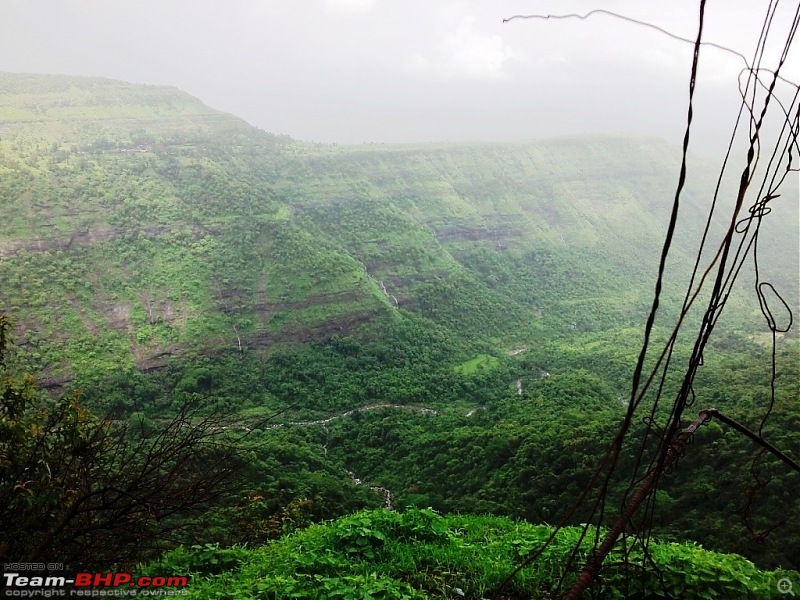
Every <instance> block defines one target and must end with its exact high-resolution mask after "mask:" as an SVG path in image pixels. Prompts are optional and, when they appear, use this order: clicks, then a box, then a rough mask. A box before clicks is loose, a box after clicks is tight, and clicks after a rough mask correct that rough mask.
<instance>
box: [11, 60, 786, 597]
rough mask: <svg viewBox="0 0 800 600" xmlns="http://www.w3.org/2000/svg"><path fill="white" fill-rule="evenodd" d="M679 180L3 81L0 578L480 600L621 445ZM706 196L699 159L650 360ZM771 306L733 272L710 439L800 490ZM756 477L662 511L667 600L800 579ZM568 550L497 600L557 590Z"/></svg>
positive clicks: (648, 154) (98, 90)
mask: <svg viewBox="0 0 800 600" xmlns="http://www.w3.org/2000/svg"><path fill="white" fill-rule="evenodd" d="M677 161H678V154H677V153H676V151H675V148H673V147H671V146H670V145H668V144H667V143H665V142H663V141H660V140H656V139H640V138H629V137H615V136H595V137H586V138H581V137H569V138H557V139H550V140H542V141H536V142H526V143H508V144H428V145H413V146H392V145H382V144H368V145H360V146H337V145H323V144H311V143H301V142H296V141H294V140H292V139H290V138H287V137H281V136H275V135H272V134H268V133H265V132H263V131H259V130H257V129H255V128H252V127H250V126H249V125H247V124H246V123H244V122H243V121H241V120H239V119H237V118H235V117H232V116H230V115H227V114H224V113H220V112H218V111H215V110H213V109H211V108H209V107H207V106H205V105H203V104H202V103H200V102H199V101H198V100H196V99H194V98H192V97H190V96H188V95H186V94H184V93H182V92H180V91H178V90H176V89H172V88H163V87H154V86H138V85H132V84H125V83H120V82H116V81H111V80H104V79H88V78H73V77H62V76H28V75H10V74H0V210H2V214H3V217H4V218H3V219H2V220H0V303H1V304H0V306H1V307H2V313H3V317H2V318H1V319H0V333H2V335H1V336H0V358H2V359H3V360H0V365H2V367H0V368H2V379H1V381H0V394H1V395H2V396H1V397H2V402H3V404H2V406H0V428H2V429H0V431H2V437H0V440H1V441H0V484H1V485H2V490H0V501H1V502H2V505H0V520H1V521H0V525H2V526H3V528H2V529H3V533H2V539H0V556H2V558H3V560H4V562H11V561H18V560H22V559H26V560H31V561H33V560H42V561H45V560H46V561H50V562H58V561H73V562H81V561H83V564H85V565H86V568H89V567H96V568H98V569H105V570H107V569H109V568H111V567H112V566H120V568H121V567H123V566H124V567H128V568H130V567H131V565H140V568H141V569H144V570H145V571H147V570H148V569H149V570H150V571H153V572H155V571H157V570H158V569H162V571H163V570H164V569H168V570H169V569H172V570H176V569H184V570H186V571H188V572H191V573H193V574H194V578H195V582H196V585H195V586H194V587H193V588H192V589H190V590H189V591H190V593H193V594H196V595H197V596H196V597H208V598H211V597H219V598H223V597H224V598H249V597H265V598H283V597H286V598H289V597H303V598H305V597H331V598H332V597H343V598H347V597H356V596H353V595H350V596H348V594H353V593H356V592H353V590H357V591H358V590H363V594H372V595H371V596H370V595H364V596H363V597H375V598H418V597H419V598H423V597H436V598H447V597H451V596H450V595H449V594H451V593H452V590H453V589H454V588H458V589H459V590H461V591H462V594H466V595H467V597H471V598H482V597H485V596H486V595H487V594H489V593H491V591H492V590H495V589H496V588H497V586H498V585H499V583H500V582H501V581H502V580H503V578H504V577H505V576H507V575H508V574H509V573H510V572H511V570H512V569H513V567H514V566H515V565H516V564H517V563H518V562H519V561H521V560H522V559H524V558H525V557H526V556H528V555H529V553H530V552H531V551H532V550H534V547H535V546H536V544H537V543H539V542H541V541H543V540H544V539H545V538H546V537H547V535H549V533H548V532H549V529H547V527H546V524H551V525H552V524H555V523H557V522H559V520H560V518H561V516H562V515H563V513H564V510H565V508H566V507H567V506H569V505H571V504H572V503H573V501H574V500H575V498H577V497H578V496H580V494H581V491H582V490H583V489H584V488H585V487H586V485H587V484H588V482H589V481H590V479H591V478H592V475H593V472H594V469H595V467H596V464H597V461H598V459H599V457H600V456H601V455H602V453H603V452H604V451H605V449H606V447H607V446H608V444H609V442H610V440H611V439H613V436H614V434H615V432H616V430H617V428H618V427H619V423H620V421H621V420H622V418H623V416H624V414H625V410H626V405H627V402H628V399H629V397H630V379H631V372H632V369H633V366H634V365H635V363H636V358H637V355H638V353H639V349H640V347H641V343H642V333H641V328H642V324H643V322H644V319H645V318H646V316H647V311H648V308H649V305H650V302H651V298H652V290H653V275H654V273H655V271H656V268H657V264H658V257H659V252H660V248H661V244H662V239H663V230H664V224H665V222H666V219H667V217H668V214H669V210H670V206H671V200H672V193H673V191H674V190H673V187H674V178H675V173H676V170H677V166H678V163H677ZM717 167H718V166H717V165H716V164H714V163H712V162H711V161H709V160H707V159H705V158H701V157H691V162H690V165H689V170H690V173H691V175H692V176H691V177H690V178H689V180H688V182H687V188H686V191H685V193H684V203H683V205H682V209H681V214H680V219H679V222H678V228H677V230H676V234H675V235H676V242H675V243H674V246H675V249H674V251H673V252H672V253H671V254H670V256H669V261H668V264H667V269H666V274H667V278H666V280H665V287H664V290H663V292H662V295H663V296H662V306H661V309H660V312H659V314H658V318H657V320H656V323H655V327H654V330H653V338H654V341H655V342H656V343H663V342H664V341H665V340H667V339H668V337H669V335H670V332H671V328H672V326H673V323H674V320H675V317H676V315H677V313H678V310H679V308H680V305H681V302H682V300H683V294H684V292H685V288H686V285H687V281H688V272H689V267H690V266H691V265H692V263H693V261H694V258H695V256H694V252H695V250H694V249H695V248H696V244H697V241H698V239H699V237H700V236H701V235H702V234H703V225H704V223H705V211H706V204H707V198H708V194H709V193H710V191H711V190H713V187H714V185H715V183H716V182H715V174H716V169H717ZM787 184H788V185H787V187H788V188H789V189H788V190H787V191H786V192H785V198H792V197H794V198H796V197H797V194H798V190H797V180H796V178H795V179H794V180H792V181H788V182H787ZM722 198H723V200H722V202H723V203H724V202H730V200H729V199H726V196H725V195H724V194H723V196H722ZM774 213H775V214H774V215H771V216H770V218H769V219H768V220H766V219H765V221H764V225H763V227H764V230H765V233H764V234H763V237H762V238H761V239H762V241H761V242H760V253H761V263H760V269H761V276H762V277H766V278H767V279H768V280H769V281H771V282H772V283H773V284H774V285H775V286H776V288H777V289H780V290H781V293H782V294H783V297H784V299H786V301H787V308H788V309H790V310H791V311H793V312H794V314H797V310H798V308H800V297H798V294H797V290H798V289H800V281H799V278H800V265H799V264H798V256H797V253H796V252H792V251H788V250H787V249H791V248H796V246H797V239H798V225H797V224H798V203H797V202H792V201H787V202H784V203H781V204H775V210H774ZM710 231H711V234H710V235H711V243H710V246H713V244H714V243H716V242H718V241H719V239H720V237H721V235H722V234H723V233H724V231H723V228H722V227H721V225H720V223H716V222H715V223H713V224H712V227H711V229H710ZM705 258H707V257H705ZM752 287H753V274H752V273H751V272H749V271H747V270H744V271H743V272H742V275H741V280H740V282H739V283H738V284H737V285H736V286H735V287H734V289H733V291H732V294H731V297H730V299H729V302H728V305H727V306H726V308H725V312H724V314H723V315H722V317H721V320H720V323H719V326H718V327H717V330H716V331H715V332H714V336H713V338H712V339H711V342H710V344H709V346H708V348H707V351H706V354H705V355H704V364H703V367H702V369H701V370H700V371H699V373H698V376H697V380H696V384H695V389H694V392H695V400H694V406H693V408H692V411H693V412H694V413H696V410H695V409H697V410H699V409H701V408H707V407H715V408H717V409H719V410H721V411H722V412H724V413H725V414H727V415H729V416H731V417H732V418H735V419H737V420H738V421H740V422H742V423H746V424H748V425H749V426H751V427H752V428H754V429H758V426H759V423H760V420H761V418H762V416H763V414H764V411H765V410H766V409H767V407H768V406H770V405H771V406H772V408H771V417H770V419H769V420H768V421H767V422H766V424H765V426H764V427H763V430H762V434H763V436H764V438H766V439H768V440H770V442H771V443H773V444H774V445H775V446H777V447H778V448H780V449H781V450H782V451H784V452H785V453H786V454H787V455H789V456H793V457H795V460H796V457H798V455H800V444H799V442H800V440H799V439H798V436H797V431H798V430H800V405H798V402H797V399H798V397H800V378H799V377H798V370H797V365H798V364H800V342H798V339H799V338H800V336H798V331H800V330H799V329H798V325H797V323H796V322H795V323H794V324H793V325H792V326H791V327H790V328H788V331H786V332H785V333H781V334H780V335H778V336H777V338H776V340H775V346H774V353H773V346H772V344H771V341H772V340H771V336H770V335H769V329H767V328H766V327H765V326H764V317H763V316H762V315H761V313H760V311H759V304H758V298H757V297H756V295H755V294H754V293H753V291H752ZM689 316H690V318H691V317H696V316H697V315H695V314H694V313H690V315H689ZM777 318H779V319H782V320H783V321H782V322H784V321H785V322H787V323H788V320H789V316H788V315H783V314H779V315H777ZM692 342H693V339H691V337H689V336H681V337H679V338H678V339H677V342H676V345H675V350H674V354H673V358H672V360H673V361H675V362H676V363H681V362H683V363H685V362H686V360H687V359H688V356H689V354H690V351H691V344H692ZM773 358H774V364H775V371H774V377H773V370H772V364H773ZM654 360H655V359H654V358H653V357H648V361H647V366H648V368H651V367H652V366H653V362H654ZM679 385H680V381H679V380H678V378H677V376H674V375H671V376H669V377H667V378H666V379H665V381H664V382H663V394H664V395H665V397H669V396H670V395H671V394H674V393H675V391H676V390H677V388H678V386H679ZM665 419H666V414H662V413H661V412H659V413H657V414H656V415H655V419H654V420H653V421H652V422H641V421H640V422H637V423H635V427H636V428H637V429H636V431H634V433H633V436H634V437H636V439H640V438H642V437H644V434H645V431H649V432H650V434H653V433H657V432H658V431H659V426H663V425H664V422H663V421H665ZM659 420H661V421H659ZM159 452H162V453H167V454H169V457H168V459H166V460H164V461H161V462H159V461H157V460H150V458H151V457H153V456H160V455H159ZM756 454H757V448H756V447H755V446H754V445H753V444H752V443H751V442H750V441H748V440H747V439H746V438H743V437H742V436H741V435H739V434H738V433H736V432H735V431H732V430H730V428H726V426H725V425H722V424H720V423H717V422H712V423H710V424H707V425H706V426H704V427H703V428H702V429H701V430H700V431H699V432H698V434H697V435H696V436H695V439H694V441H693V444H692V445H691V446H690V447H689V448H688V450H687V457H686V458H685V459H684V460H681V461H679V463H678V465H677V467H676V470H675V472H674V473H672V474H671V475H669V476H667V477H665V478H664V481H663V482H662V484H661V485H660V486H659V490H658V492H657V494H656V501H655V507H654V512H653V523H652V526H653V531H654V533H655V535H656V538H657V539H658V542H657V545H656V546H654V549H653V556H654V557H656V559H655V563H657V565H658V568H659V569H660V570H661V572H662V573H666V574H668V576H669V577H667V579H670V578H672V579H670V582H669V584H668V585H666V587H665V584H664V579H663V578H662V579H660V580H658V578H657V580H652V581H650V580H648V581H643V582H641V585H642V586H644V588H645V589H647V590H649V591H648V592H647V593H657V591H655V590H662V591H663V590H664V589H667V588H668V589H669V590H670V591H669V594H671V595H668V597H676V598H677V597H681V598H688V597H698V598H728V597H758V598H761V597H769V596H768V594H769V593H770V592H769V590H771V589H772V588H774V584H773V580H774V579H776V578H778V577H779V576H780V574H782V573H788V572H789V571H788V570H791V569H794V570H797V569H800V529H799V528H798V525H800V474H798V473H795V472H792V471H791V470H790V469H788V468H787V467H786V465H785V464H783V463H781V462H779V461H778V460H776V459H775V458H773V457H771V456H761V457H759V458H757V459H754V457H755V456H756ZM134 457H135V458H134ZM142 457H145V458H144V459H143V458H142ZM620 461H621V468H622V469H623V470H624V469H632V468H633V465H634V464H635V462H636V454H635V450H634V448H633V447H632V446H630V447H629V446H626V447H625V448H623V452H622V454H621V458H620ZM223 466H224V468H222V467H223ZM115 473H116V474H122V476H121V477H120V480H121V481H124V482H126V485H129V486H130V487H129V488H125V489H126V490H129V491H128V492H126V494H127V496H128V498H129V501H125V502H123V501H122V500H121V499H119V498H117V497H116V496H114V494H116V493H117V491H115V490H118V488H120V487H124V486H122V484H120V485H111V483H109V482H110V481H112V480H113V478H114V475H115ZM159 481H161V482H164V490H163V491H162V492H160V493H157V492H156V491H155V490H156V488H157V487H158V482H159ZM93 486H94V487H93ZM103 486H105V487H103ZM134 489H140V490H147V491H148V494H149V495H144V494H142V495H141V496H136V498H135V501H131V500H130V498H131V497H133V496H134V495H135V494H133V492H131V491H130V490H134ZM98 490H100V491H98ZM151 492H152V493H151ZM624 492H625V490H624V487H622V486H617V487H615V488H613V489H611V490H609V498H610V501H609V506H614V507H617V506H618V505H619V504H620V502H622V499H623V495H624ZM97 497H102V498H103V502H100V503H97V504H96V505H95V504H93V503H92V502H93V500H92V501H90V500H89V499H90V498H91V499H94V498H97ZM178 497H180V498H183V499H185V500H186V501H185V502H184V501H182V502H177V503H176V502H171V501H170V500H169V498H172V499H173V500H174V498H178ZM87 506H90V507H94V508H92V510H84V508H85V507H87ZM141 507H145V509H142V508H141ZM381 508H383V509H393V510H391V511H389V510H380V509H381ZM104 511H105V512H104ZM357 511H361V512H357ZM98 515H99V516H98ZM345 515H350V516H345ZM470 515H472V516H470ZM476 515H481V516H476ZM339 517H344V518H342V519H340V520H336V521H333V522H331V523H327V524H323V525H313V524H314V523H320V522H323V521H326V520H329V519H335V518H339ZM587 517H588V515H586V514H584V513H581V512H580V511H579V512H577V513H576V514H575V515H574V516H573V518H572V520H571V522H570V523H568V525H579V524H581V523H583V522H585V521H586V519H587ZM611 519H613V515H610V516H608V520H609V522H610V520H611ZM53 523H59V524H60V525H59V527H56V526H54V525H53ZM115 527H116V528H117V529H115ZM24 532H30V535H23V533H24ZM92 532H95V533H92ZM559 535H560V536H562V537H563V539H561V538H559V540H560V541H559V542H558V544H556V545H555V546H554V547H553V550H552V553H551V554H549V555H548V556H546V557H543V558H542V560H541V561H540V562H539V563H537V564H536V565H534V566H533V567H529V568H528V570H527V571H525V572H524V573H523V574H522V575H521V576H520V577H518V578H517V579H516V580H515V583H514V585H515V586H517V587H511V588H508V590H507V593H508V594H520V595H524V594H528V595H529V596H533V597H546V594H547V593H549V591H550V590H551V589H554V585H555V582H557V580H558V578H559V577H561V575H563V573H562V572H561V571H559V569H560V566H559V564H560V563H559V561H560V560H561V558H560V557H563V555H564V552H567V551H568V547H569V540H571V539H572V537H571V536H573V537H574V536H575V535H576V530H573V529H570V528H567V529H564V530H562V531H561V532H560V533H559ZM145 542H147V543H145ZM131 543H135V545H136V550H135V551H134V550H132V549H131V547H130V546H131ZM126 544H127V548H128V549H127V550H125V551H124V552H123V550H122V548H124V547H126ZM701 546H702V548H705V549H707V550H708V552H705V551H704V550H702V549H701ZM165 552H167V554H164V553H165ZM719 553H735V554H738V555H741V556H733V555H727V554H719ZM741 557H744V558H741ZM745 559H747V560H745ZM748 560H749V561H751V562H748ZM148 563H149V565H148V566H143V565H145V564H148ZM759 569H761V570H759ZM781 569H783V570H787V571H782V570H781ZM154 570H155V571H154ZM629 579H630V578H629V577H628V576H626V575H624V574H623V572H622V571H619V572H611V573H609V575H608V579H607V581H605V582H604V590H605V591H604V593H606V594H607V597H615V598H616V597H628V596H629V595H631V594H633V593H634V591H633V590H634V589H636V590H639V588H637V587H636V585H637V584H634V583H631V582H630V581H629ZM798 581H800V579H798ZM712 582H713V583H712ZM659 585H660V586H661V587H658V586H659ZM324 586H329V587H328V588H325V589H327V590H328V591H327V592H324V594H327V595H322V596H319V594H323V592H320V591H319V590H320V589H323V587H324ZM726 586H727V587H726ZM737 586H738V587H737ZM640 587H641V586H640ZM231 590H236V591H235V592H234V591H231ZM348 590H349V591H348ZM765 590H766V591H765ZM701 592H702V593H701ZM358 593H359V594H361V592H360V591H358ZM315 594H316V595H315ZM462 594H460V595H462ZM537 594H538V595H539V596H537ZM704 594H705V595H704ZM748 594H749V596H748ZM357 597H362V596H361V595H359V596H357ZM508 597H509V598H511V597H517V596H513V595H511V596H508ZM631 597H633V596H631Z"/></svg>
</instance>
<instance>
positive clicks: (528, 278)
mask: <svg viewBox="0 0 800 600" xmlns="http://www.w3.org/2000/svg"><path fill="white" fill-rule="evenodd" d="M0 89H2V90H4V91H3V93H2V94H0V122H2V125H1V126H0V127H1V128H2V129H0V207H1V208H0V210H2V212H3V215H4V219H3V220H2V222H1V223H0V256H2V264H1V265H0V279H2V282H3V285H2V291H0V294H2V302H3V305H4V306H5V307H6V310H8V311H9V312H10V313H11V314H12V316H13V317H14V318H15V320H16V322H17V327H18V336H17V337H18V339H19V340H20V341H22V342H23V343H24V344H27V346H28V348H29V349H31V350H32V352H31V353H30V354H29V357H30V358H31V359H32V360H34V361H38V364H33V365H32V368H36V369H39V368H42V367H44V368H46V370H47V372H48V373H49V374H50V375H51V376H52V378H53V381H63V380H65V379H68V378H70V377H72V376H73V375H75V374H81V373H88V372H95V373H103V372H111V371H113V370H115V369H117V368H118V367H119V366H120V365H126V364H127V365H136V366H138V367H139V368H141V369H145V370H146V369H151V368H154V367H158V366H161V365H163V364H166V361H167V358H168V357H169V356H172V355H180V354H183V353H185V352H187V351H189V350H191V351H198V352H217V351H220V350H223V349H229V350H232V351H241V352H244V351H246V350H252V349H258V348H262V349H269V348H271V347H274V345H275V344H283V343H294V342H299V341H309V340H326V339H329V338H330V337H331V335H334V334H350V333H356V334H364V335H371V336H374V335H380V333H376V332H379V330H375V329H374V328H372V329H371V328H369V327H368V328H367V329H364V327H363V326H364V325H365V324H370V323H382V322H392V321H397V320H398V319H400V320H402V319H410V320H412V321H414V322H418V323H419V324H421V326H422V327H428V326H429V325H430V326H433V325H432V324H433V323H436V324H438V325H439V326H442V327H444V328H445V331H447V332H448V335H450V336H451V337H452V340H453V343H456V344H457V343H459V342H465V343H470V344H471V343H475V342H477V341H485V342H486V341H488V342H490V343H491V344H494V345H496V346H498V347H499V348H512V347H514V346H515V345H519V344H526V343H529V342H531V341H532V340H539V339H542V337H543V336H547V337H553V336H561V335H571V334H572V332H576V331H577V332H589V331H596V330H603V329H605V328H607V327H609V326H611V325H613V326H619V325H625V324H636V323H639V322H641V319H642V317H643V314H644V312H645V307H646V305H647V302H648V301H649V295H650V293H651V285H652V284H651V283H650V282H651V281H652V276H653V274H654V273H655V269H656V265H657V257H658V250H659V249H660V245H661V239H662V235H663V234H662V232H663V230H664V226H665V223H666V220H667V214H668V212H667V211H668V207H669V205H670V203H671V196H672V194H673V185H674V184H673V180H674V177H675V173H676V170H677V153H676V151H675V149H674V148H671V147H670V146H668V145H666V144H665V143H663V142H660V141H657V140H643V139H626V138H613V137H602V138H600V137H596V138H589V139H579V138H574V139H556V140H549V141H542V142H531V143H517V144H489V145H466V144H462V145H459V144H448V145H425V146H408V147H393V146H381V145H375V146H363V147H344V148H342V147H337V146H321V145H313V144H300V143H296V142H293V141H292V140H290V139H288V138H281V137H276V136H273V135H270V134H267V133H264V132H261V131H258V130H256V129H254V128H252V127H250V126H248V125H247V124H246V123H244V122H243V121H241V120H239V119H236V118H235V117H232V116H230V115H226V114H223V113H220V112H218V111H214V110H213V109H210V108H208V107H206V106H204V105H203V104H202V103H200V102H199V101H197V100H196V99H194V98H191V97H190V96H188V95H186V94H183V93H182V92H179V91H178V90H175V89H171V88H161V87H152V86H137V85H131V84H125V83H120V82H115V81H110V80H102V79H82V78H69V77H54V76H28V75H10V74H6V75H2V76H0ZM695 172H696V173H697V174H698V176H697V177H696V178H694V179H693V180H692V181H690V185H689V187H688V188H687V191H686V193H685V200H684V206H683V209H682V222H681V226H680V227H679V231H678V237H677V243H676V244H675V249H674V250H673V254H672V256H673V261H672V263H671V265H674V266H682V265H686V264H687V261H688V260H689V258H690V257H691V254H692V252H691V250H690V249H691V247H692V246H691V244H690V243H689V242H690V239H691V238H692V237H695V238H696V237H697V236H698V235H699V231H700V227H701V223H702V221H701V218H702V214H703V212H704V210H705V208H704V207H705V205H706V202H705V198H706V194H707V192H708V190H709V189H710V188H711V186H712V185H713V179H712V176H713V170H711V169H710V168H709V165H707V164H705V163H702V162H701V161H699V162H698V166H697V167H696V169H695ZM796 209H797V207H796V206H794V207H793V210H795V211H796ZM783 222H784V223H789V222H791V219H786V220H784V221H783ZM778 223H779V224H780V223H781V221H778ZM718 229H719V227H717V230H716V233H717V234H718V233H719V231H718ZM712 233H714V232H712ZM782 239H786V234H784V238H782ZM789 239H791V233H790V234H789ZM792 260H793V259H792ZM793 267H794V263H793V262H792V261H791V260H790V261H789V262H788V263H787V264H786V265H785V266H782V268H781V271H780V273H781V276H782V277H786V278H788V279H789V280H790V281H794V280H796V269H794V271H793ZM785 273H789V275H784V274H785ZM792 273H794V274H793V275H792ZM793 277H794V279H792V278H793ZM682 281H685V275H682V276H681V277H680V278H678V279H676V280H675V281H673V282H670V284H669V285H668V288H667V295H668V296H671V297H673V298H677V293H678V292H679V291H680V290H681V289H682V287H681V285H680V284H681V282H682ZM751 309H752V307H751ZM426 324H429V325H426ZM370 332H372V333H370Z"/></svg>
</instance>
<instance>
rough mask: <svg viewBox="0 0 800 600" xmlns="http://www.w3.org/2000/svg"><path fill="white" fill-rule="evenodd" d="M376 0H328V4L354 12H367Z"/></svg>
mask: <svg viewBox="0 0 800 600" xmlns="http://www.w3.org/2000/svg"><path fill="white" fill-rule="evenodd" d="M374 1H375V0H326V2H327V3H328V6H331V7H333V8H338V9H342V10H347V11H352V12H366V11H368V10H369V9H370V8H372V5H373V3H374Z"/></svg>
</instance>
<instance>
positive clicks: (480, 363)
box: [453, 354, 500, 375]
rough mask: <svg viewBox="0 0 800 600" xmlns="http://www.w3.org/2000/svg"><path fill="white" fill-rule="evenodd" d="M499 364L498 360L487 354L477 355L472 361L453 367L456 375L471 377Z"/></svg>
mask: <svg viewBox="0 0 800 600" xmlns="http://www.w3.org/2000/svg"><path fill="white" fill-rule="evenodd" d="M499 363H500V359H498V358H497V357H495V356H489V355H488V354H479V355H478V356H476V357H475V358H473V359H470V360H468V361H466V362H464V363H461V364H460V365H456V366H455V367H453V369H454V370H455V372H456V373H459V374H461V375H473V374H475V373H478V372H480V371H488V370H490V369H493V368H494V367H496V366H497V365H498V364H499Z"/></svg>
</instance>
